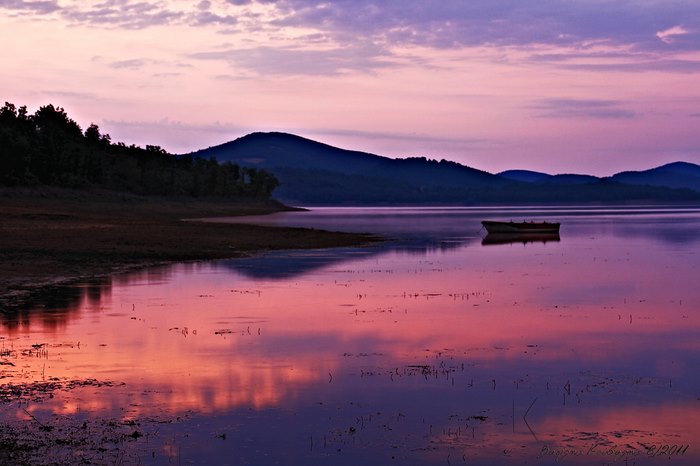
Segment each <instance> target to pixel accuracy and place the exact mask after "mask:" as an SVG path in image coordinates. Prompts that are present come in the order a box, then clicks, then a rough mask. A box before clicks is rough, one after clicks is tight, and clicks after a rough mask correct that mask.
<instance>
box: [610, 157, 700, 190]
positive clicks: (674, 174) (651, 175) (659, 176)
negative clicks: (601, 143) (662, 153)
mask: <svg viewBox="0 0 700 466" xmlns="http://www.w3.org/2000/svg"><path fill="white" fill-rule="evenodd" d="M612 180H613V181H616V182H618V183H625V184H637V185H648V186H666V187H669V188H687V189H693V190H695V191H700V165H695V164H692V163H687V162H674V163H669V164H667V165H662V166H660V167H657V168H652V169H650V170H644V171H626V172H622V173H618V174H616V175H613V176H612Z"/></svg>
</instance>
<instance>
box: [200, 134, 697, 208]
mask: <svg viewBox="0 0 700 466" xmlns="http://www.w3.org/2000/svg"><path fill="white" fill-rule="evenodd" d="M191 155H193V156H196V157H203V158H210V157H213V158H215V159H217V160H218V161H221V162H223V161H230V162H233V163H236V164H239V165H241V166H247V167H255V168H262V169H264V170H266V171H269V172H271V173H273V174H274V175H275V176H276V177H277V178H278V179H279V181H280V187H279V188H278V189H277V190H276V191H275V197H276V198H277V199H279V200H281V201H283V202H288V203H301V204H307V205H322V204H326V205H330V204H336V205H343V204H348V205H349V204H353V205H397V204H467V205H468V204H477V203H504V202H508V203H528V202H632V201H650V202H653V201H661V202H666V201H674V202H675V201H688V200H692V201H700V166H698V165H694V164H690V163H686V162H677V163H674V164H669V165H664V166H663V167H658V168H656V169H651V170H647V171H644V172H624V173H620V174H617V175H614V176H612V177H606V178H598V177H595V176H590V175H577V174H562V175H549V174H546V173H540V172H533V171H528V170H509V171H506V172H502V173H499V174H491V173H488V172H485V171H482V170H478V169H475V168H472V167H468V166H465V165H461V164H459V163H456V162H451V161H447V160H441V161H437V160H431V159H427V158H425V157H411V158H404V159H392V158H388V157H383V156H380V155H376V154H371V153H366V152H360V151H353V150H346V149H341V148H338V147H334V146H330V145H328V144H324V143H321V142H317V141H313V140H311V139H307V138H303V137H301V136H296V135H292V134H287V133H279V132H272V133H260V132H259V133H252V134H249V135H247V136H243V137H240V138H238V139H236V140H233V141H230V142H227V143H224V144H221V145H218V146H214V147H209V148H207V149H203V150H200V151H197V152H194V153H192V154H191Z"/></svg>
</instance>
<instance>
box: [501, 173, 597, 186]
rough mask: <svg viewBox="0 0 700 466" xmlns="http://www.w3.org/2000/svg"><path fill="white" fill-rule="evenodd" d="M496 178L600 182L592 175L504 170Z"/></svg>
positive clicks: (546, 181) (552, 181) (537, 181)
mask: <svg viewBox="0 0 700 466" xmlns="http://www.w3.org/2000/svg"><path fill="white" fill-rule="evenodd" d="M498 176H500V177H501V178H505V179H507V180H511V181H520V182H523V183H550V184H586V183H595V182H597V181H600V178H598V177H595V176H592V175H576V174H572V173H564V174H560V175H549V174H547V173H541V172H534V171H530V170H506V171H504V172H501V173H498Z"/></svg>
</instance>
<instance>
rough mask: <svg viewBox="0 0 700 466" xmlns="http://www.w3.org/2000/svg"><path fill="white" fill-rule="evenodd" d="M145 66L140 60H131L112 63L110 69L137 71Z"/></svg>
mask: <svg viewBox="0 0 700 466" xmlns="http://www.w3.org/2000/svg"><path fill="white" fill-rule="evenodd" d="M143 65H145V62H144V61H143V60H141V59H139V58H134V59H131V60H120V61H115V62H112V63H110V65H109V66H110V67H112V68H114V69H117V70H119V69H131V70H137V69H140V68H142V67H143Z"/></svg>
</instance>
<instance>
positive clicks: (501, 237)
mask: <svg viewBox="0 0 700 466" xmlns="http://www.w3.org/2000/svg"><path fill="white" fill-rule="evenodd" d="M559 240H560V238H559V233H540V234H532V233H529V234H528V233H525V234H523V233H489V234H487V235H486V236H484V238H483V239H482V240H481V244H483V245H484V246H490V245H494V244H513V243H520V244H528V243H542V244H545V243H547V242H550V243H551V242H559Z"/></svg>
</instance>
